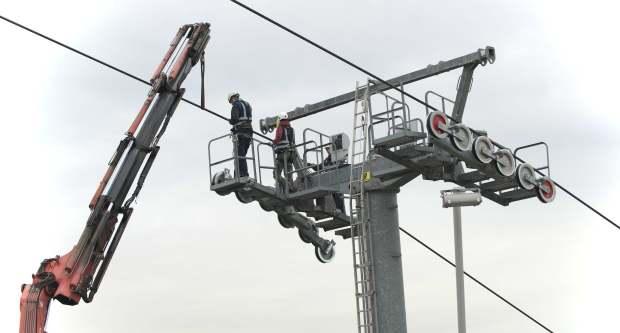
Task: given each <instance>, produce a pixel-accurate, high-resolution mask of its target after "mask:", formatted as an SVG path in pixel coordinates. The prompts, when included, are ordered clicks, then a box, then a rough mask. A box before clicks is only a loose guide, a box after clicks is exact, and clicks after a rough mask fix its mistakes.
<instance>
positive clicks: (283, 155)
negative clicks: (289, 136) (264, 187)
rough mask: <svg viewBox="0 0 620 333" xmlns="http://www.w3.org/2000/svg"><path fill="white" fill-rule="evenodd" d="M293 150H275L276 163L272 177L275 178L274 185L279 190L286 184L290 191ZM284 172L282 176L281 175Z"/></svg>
mask: <svg viewBox="0 0 620 333" xmlns="http://www.w3.org/2000/svg"><path fill="white" fill-rule="evenodd" d="M293 157H294V156H293V152H292V151H289V150H283V151H279V152H276V165H275V167H276V168H275V170H274V178H275V179H276V185H277V186H278V187H279V188H280V190H282V191H284V189H285V188H286V187H285V186H286V185H285V182H286V184H288V190H289V191H291V190H293V189H291V187H292V186H293V174H292V173H290V172H292V171H293ZM281 174H284V178H283V177H282V176H281Z"/></svg>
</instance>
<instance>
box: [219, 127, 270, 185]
mask: <svg viewBox="0 0 620 333" xmlns="http://www.w3.org/2000/svg"><path fill="white" fill-rule="evenodd" d="M238 135H239V134H234V133H228V134H225V135H222V136H219V137H216V138H214V139H211V140H210V141H209V144H208V146H207V150H208V155H209V179H211V180H212V179H213V167H215V166H218V165H223V164H224V163H227V162H232V163H233V165H234V175H233V179H235V180H236V181H239V179H240V178H241V177H240V175H239V172H238V170H239V160H246V161H250V162H251V163H252V166H251V170H252V175H253V177H251V178H253V179H255V180H259V181H260V179H261V178H260V176H258V177H257V158H256V144H255V143H258V144H262V145H265V144H269V143H267V142H265V141H261V140H259V139H256V138H254V137H251V138H250V149H248V154H246V156H239V153H238V151H237V140H238ZM226 139H229V140H230V141H231V144H232V146H233V154H232V156H230V157H226V158H224V159H221V160H216V161H214V160H213V158H212V145H213V144H214V143H215V142H218V141H223V140H226ZM269 145H270V144H269ZM248 155H250V156H248ZM249 164H250V163H248V171H250V166H249Z"/></svg>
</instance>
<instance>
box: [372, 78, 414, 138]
mask: <svg viewBox="0 0 620 333" xmlns="http://www.w3.org/2000/svg"><path fill="white" fill-rule="evenodd" d="M401 88H402V87H401ZM375 96H377V97H383V99H384V103H385V106H384V110H385V111H382V112H379V113H375V112H374V111H373V108H372V104H373V103H372V97H375ZM372 97H370V98H369V100H368V111H369V116H370V121H369V125H368V126H369V128H368V132H369V134H370V142H369V145H370V146H373V145H374V142H375V139H376V135H377V132H378V131H381V130H382V132H381V133H386V135H385V136H390V135H394V134H396V133H397V132H398V131H399V130H405V129H408V128H407V125H408V124H409V120H410V119H411V110H410V108H409V105H408V104H407V103H406V102H405V96H404V94H402V91H401V96H400V97H401V98H400V99H398V98H395V97H393V96H390V95H388V94H387V93H385V92H377V93H376V94H375V95H373V96H372ZM383 124H385V125H386V126H385V127H384V126H383ZM378 127H380V128H381V129H379V128H378Z"/></svg>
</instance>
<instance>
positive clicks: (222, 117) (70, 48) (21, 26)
mask: <svg viewBox="0 0 620 333" xmlns="http://www.w3.org/2000/svg"><path fill="white" fill-rule="evenodd" d="M0 19H2V20H4V21H6V22H8V23H10V24H13V25H14V26H17V27H19V28H21V29H23V30H26V31H28V32H30V33H32V34H34V35H36V36H38V37H41V38H43V39H45V40H47V41H49V42H52V43H54V44H56V45H58V46H60V47H63V48H65V49H67V50H69V51H71V52H74V53H77V54H79V55H81V56H83V57H85V58H88V59H90V60H92V61H94V62H96V63H98V64H100V65H103V66H105V67H107V68H109V69H111V70H113V71H115V72H118V73H121V74H123V75H125V76H127V77H129V78H132V79H134V80H136V81H138V82H140V83H143V84H145V85H148V86H152V84H151V83H150V82H148V81H147V80H145V79H143V78H141V77H139V76H137V75H134V74H131V73H129V72H128V71H126V70H123V69H120V68H119V67H117V66H114V65H112V64H110V63H108V62H105V61H103V60H101V59H99V58H96V57H94V56H92V55H90V54H87V53H85V52H82V51H80V50H78V49H76V48H74V47H71V46H69V45H67V44H65V43H63V42H60V41H59V40H57V39H54V38H52V37H49V36H47V35H45V34H43V33H40V32H38V31H36V30H34V29H31V28H29V27H27V26H25V25H23V24H20V23H18V22H16V21H14V20H11V19H9V18H7V17H5V16H3V15H0ZM181 100H182V101H183V102H185V103H187V104H189V105H191V106H194V107H196V108H198V109H200V110H203V111H205V112H207V113H210V114H211V115H214V116H216V117H218V118H220V119H222V120H225V121H229V119H228V118H226V117H224V116H222V115H221V114H219V113H217V112H215V111H212V110H209V109H207V108H205V107H202V106H200V104H198V103H196V102H193V101H191V100H188V99H187V98H185V97H182V98H181ZM254 134H257V135H259V136H260V137H262V138H263V139H266V140H269V141H271V139H270V138H269V137H267V136H265V135H263V134H261V133H258V132H256V131H254Z"/></svg>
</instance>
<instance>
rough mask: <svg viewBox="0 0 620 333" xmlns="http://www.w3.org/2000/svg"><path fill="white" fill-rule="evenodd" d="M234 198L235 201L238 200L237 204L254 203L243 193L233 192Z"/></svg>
mask: <svg viewBox="0 0 620 333" xmlns="http://www.w3.org/2000/svg"><path fill="white" fill-rule="evenodd" d="M235 196H236V197H237V200H239V202H241V203H244V204H247V203H250V202H252V201H254V199H253V198H252V197H250V196H249V195H247V194H245V193H243V191H235Z"/></svg>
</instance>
